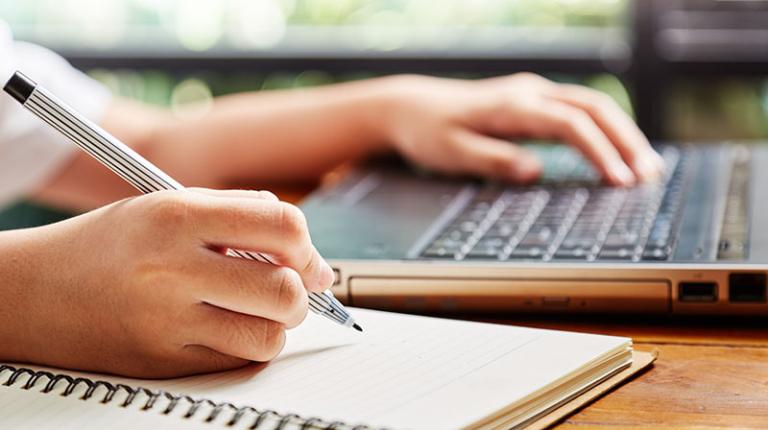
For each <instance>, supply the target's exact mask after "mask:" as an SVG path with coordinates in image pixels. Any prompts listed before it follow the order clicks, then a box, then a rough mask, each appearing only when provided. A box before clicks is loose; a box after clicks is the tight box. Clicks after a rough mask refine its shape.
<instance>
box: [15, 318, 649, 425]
mask: <svg viewBox="0 0 768 430" xmlns="http://www.w3.org/2000/svg"><path fill="white" fill-rule="evenodd" d="M354 313H355V316H356V318H357V319H358V321H359V322H361V323H362V324H363V326H364V327H365V328H366V331H365V332H364V333H357V332H354V331H352V330H341V329H339V327H338V326H335V325H333V324H332V323H330V322H328V321H326V320H325V319H322V318H320V317H316V316H315V315H309V316H308V317H307V320H306V321H305V322H304V323H303V324H302V325H301V326H299V327H298V328H296V329H294V330H291V331H290V332H289V333H288V340H287V343H286V347H285V350H284V351H283V352H282V353H281V355H280V356H279V357H278V358H276V359H275V360H273V361H272V362H270V363H268V364H254V365H251V366H248V367H245V368H241V369H237V370H233V371H228V372H221V373H214V374H207V375H200V376H193V377H186V378H179V379H168V380H137V379H130V378H122V377H115V376H108V375H94V374H87V373H80V372H72V371H66V370H54V369H47V368H41V367H35V366H24V365H18V364H5V365H0V381H2V382H3V383H2V385H0V417H2V418H1V420H2V425H3V427H5V428H22V429H23V428H30V429H31V428H35V429H44V428H57V429H70V428H71V429H89V428H94V429H96V428H112V429H123V428H125V429H129V428H131V429H132V428H149V427H154V428H160V429H164V428H169V429H215V428H222V429H223V428H237V429H255V428H264V429H275V428H278V429H314V428H318V429H352V428H355V429H362V428H388V429H458V428H473V429H474V428H477V429H493V428H522V427H526V426H530V425H536V423H539V424H540V423H542V422H551V421H552V420H553V416H554V417H555V418H557V417H558V416H562V415H563V414H564V413H566V412H567V411H568V410H570V409H569V408H568V407H567V405H568V403H569V402H571V401H574V399H576V402H577V403H579V402H580V403H583V402H584V401H586V399H588V398H591V397H593V394H590V391H589V390H591V389H592V390H594V389H595V387H598V388H601V387H602V388H601V390H604V389H605V388H606V387H607V386H608V385H613V384H616V383H618V382H620V381H621V380H622V379H623V378H625V377H626V376H627V375H629V374H630V373H632V372H634V371H635V370H636V369H637V368H639V367H642V366H638V365H637V364H638V363H637V362H635V365H634V366H632V364H633V353H632V343H631V340H630V339H627V338H619V337H611V336H600V335H590V334H581V333H567V332H559V331H551V330H540V329H530V328H521V327H511V326H503V325H495V324H485V323H474V322H464V321H453V320H443V319H437V318H429V317H420V316H411V315H401V314H392V313H386V312H379V311H371V310H363V309H354ZM647 362H648V360H644V362H643V363H647ZM622 372H623V373H622ZM601 384H602V385H601ZM571 409H572V408H571ZM557 414H559V415H557ZM544 418H548V420H544V421H542V420H543V419H544Z"/></svg>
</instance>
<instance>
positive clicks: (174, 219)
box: [147, 191, 191, 226]
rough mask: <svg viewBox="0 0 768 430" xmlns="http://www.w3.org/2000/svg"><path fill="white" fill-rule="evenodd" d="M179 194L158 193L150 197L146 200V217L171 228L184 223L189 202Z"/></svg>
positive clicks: (187, 213)
mask: <svg viewBox="0 0 768 430" xmlns="http://www.w3.org/2000/svg"><path fill="white" fill-rule="evenodd" d="M186 194H187V193H181V192H164V191H161V192H158V193H154V194H153V195H150V196H149V197H150V198H149V199H148V203H147V204H148V206H149V207H148V210H147V215H148V216H149V217H150V219H151V220H152V221H155V222H158V223H161V224H164V225H171V226H174V225H175V226H178V225H183V224H184V223H186V221H187V219H188V217H189V212H190V206H191V201H190V199H189V197H188V196H187V195H186Z"/></svg>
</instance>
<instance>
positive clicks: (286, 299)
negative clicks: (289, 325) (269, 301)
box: [275, 268, 307, 317]
mask: <svg viewBox="0 0 768 430" xmlns="http://www.w3.org/2000/svg"><path fill="white" fill-rule="evenodd" d="M306 296H307V293H306V290H305V289H304V284H303V282H302V280H301V277H300V276H299V274H298V273H296V272H295V271H293V270H291V269H288V268H280V269H278V283H277V291H276V297H275V302H276V306H277V311H278V312H280V313H281V314H285V315H287V316H289V317H290V316H293V315H296V314H297V313H299V312H300V311H301V308H302V307H304V306H307V297H306Z"/></svg>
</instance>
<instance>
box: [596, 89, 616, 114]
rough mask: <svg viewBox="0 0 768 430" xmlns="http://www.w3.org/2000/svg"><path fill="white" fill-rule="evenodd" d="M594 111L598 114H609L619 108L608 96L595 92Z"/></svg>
mask: <svg viewBox="0 0 768 430" xmlns="http://www.w3.org/2000/svg"><path fill="white" fill-rule="evenodd" d="M591 104H592V109H593V111H594V112H595V113H597V114H607V113H609V112H610V111H612V110H614V109H616V108H617V106H618V105H617V104H616V102H615V101H614V100H613V98H612V97H611V96H609V95H608V94H605V93H602V92H599V91H595V92H594V94H593V95H592V103H591Z"/></svg>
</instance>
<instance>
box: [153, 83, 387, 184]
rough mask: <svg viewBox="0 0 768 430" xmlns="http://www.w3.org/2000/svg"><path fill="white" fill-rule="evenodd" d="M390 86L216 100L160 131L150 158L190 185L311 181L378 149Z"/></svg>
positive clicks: (330, 88) (359, 85) (353, 86)
mask: <svg viewBox="0 0 768 430" xmlns="http://www.w3.org/2000/svg"><path fill="white" fill-rule="evenodd" d="M391 85H392V83H391V80H386V79H379V80H368V81H364V82H354V83H347V84H341V85H332V86H327V87H322V88H316V89H306V90H292V91H273V92H266V93H243V94H237V95H232V96H226V97H221V98H218V99H216V101H215V102H214V104H213V106H212V108H211V110H210V112H209V113H207V114H206V115H204V116H202V117H201V118H200V119H197V120H193V121H177V122H175V123H171V124H168V125H166V126H165V127H161V128H160V129H159V131H158V132H157V133H156V134H155V138H154V139H153V140H154V141H153V145H152V147H151V149H150V154H149V155H150V158H151V159H153V160H156V161H157V163H158V164H159V165H160V166H164V165H167V166H171V165H173V166H176V167H177V170H175V172H174V175H175V176H177V177H178V179H179V180H180V181H182V182H183V183H185V184H189V185H196V186H206V187H220V186H222V185H226V184H230V183H233V182H234V183H261V184H264V183H273V182H297V181H308V180H316V179H318V178H319V177H320V176H322V175H323V174H324V173H327V172H328V171H329V170H330V169H332V168H333V167H336V166H337V165H339V164H340V163H343V162H345V161H348V160H353V159H356V158H359V157H361V156H364V155H367V154H370V153H371V152H373V151H377V150H379V149H381V148H383V145H384V143H385V139H384V136H383V131H382V127H381V126H380V124H381V117H380V116H381V114H382V111H384V110H386V109H387V106H388V103H387V100H388V93H389V87H390V86H391Z"/></svg>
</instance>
